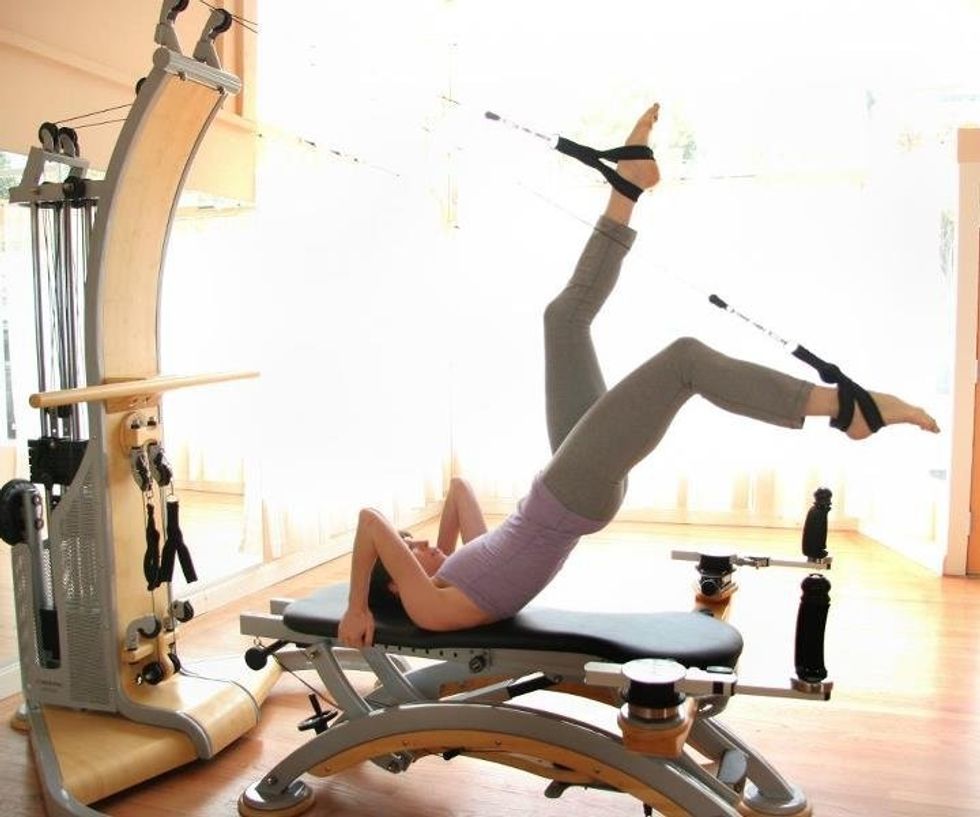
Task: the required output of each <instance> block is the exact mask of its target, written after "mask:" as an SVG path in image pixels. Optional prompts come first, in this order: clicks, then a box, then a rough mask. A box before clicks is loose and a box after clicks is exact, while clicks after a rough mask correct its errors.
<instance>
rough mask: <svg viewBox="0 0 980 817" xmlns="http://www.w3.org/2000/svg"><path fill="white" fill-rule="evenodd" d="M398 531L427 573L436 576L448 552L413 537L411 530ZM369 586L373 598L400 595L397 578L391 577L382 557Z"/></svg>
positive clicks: (372, 574) (375, 564) (378, 561)
mask: <svg viewBox="0 0 980 817" xmlns="http://www.w3.org/2000/svg"><path fill="white" fill-rule="evenodd" d="M398 533H399V535H400V536H401V537H402V539H403V540H404V541H405V544H406V545H407V546H408V549H409V551H411V553H412V555H413V556H414V557H415V559H416V561H417V562H418V563H419V565H420V566H421V568H422V570H423V571H424V572H425V575H426V576H435V574H436V573H438V572H439V568H440V567H441V566H442V563H443V562H444V561H446V554H445V553H443V552H442V551H441V550H439V548H435V547H432V546H431V545H429V543H428V542H427V541H421V540H416V539H413V538H412V534H411V533H410V532H409V531H403V530H401V531H398ZM369 588H370V591H369V594H370V598H372V599H381V598H384V597H385V596H388V597H392V596H395V597H397V596H398V585H397V584H395V580H394V579H393V578H391V574H390V573H389V572H388V569H387V568H386V567H385V566H384V565H383V564H382V563H381V560H380V559H378V560H377V561H376V562H375V563H374V569H373V570H372V571H371V581H370V585H369Z"/></svg>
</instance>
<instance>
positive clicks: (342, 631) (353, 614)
mask: <svg viewBox="0 0 980 817" xmlns="http://www.w3.org/2000/svg"><path fill="white" fill-rule="evenodd" d="M337 637H338V638H339V639H340V643H341V644H343V645H344V646H345V647H354V648H355V649H359V648H360V647H370V646H371V645H372V644H373V643H374V615H373V614H372V613H371V611H370V610H369V609H367V608H364V609H363V610H356V609H352V608H350V607H348V608H347V612H345V613H344V617H343V618H342V619H340V626H339V627H338V628H337Z"/></svg>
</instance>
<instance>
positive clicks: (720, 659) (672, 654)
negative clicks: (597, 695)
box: [283, 583, 742, 668]
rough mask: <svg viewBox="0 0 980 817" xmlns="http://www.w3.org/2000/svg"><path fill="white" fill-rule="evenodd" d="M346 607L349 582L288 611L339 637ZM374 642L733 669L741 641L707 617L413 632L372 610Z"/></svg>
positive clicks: (615, 616) (293, 621)
mask: <svg viewBox="0 0 980 817" xmlns="http://www.w3.org/2000/svg"><path fill="white" fill-rule="evenodd" d="M346 609H347V584H346V583H343V584H335V585H331V586H330V587H326V588H324V589H323V590H319V591H317V592H316V593H314V594H313V595H312V596H308V597H307V598H305V599H299V600H297V601H294V602H292V603H291V604H289V606H288V607H286V609H285V611H284V613H283V622H284V623H285V624H286V626H288V627H289V628H290V629H293V630H297V631H298V632H301V633H308V634H310V635H312V636H319V637H321V638H335V637H336V636H337V627H338V625H339V624H340V619H341V617H342V616H343V615H344V612H345V611H346ZM372 612H373V613H374V618H375V635H374V640H375V643H377V644H383V645H386V646H398V647H411V648H420V649H433V650H435V649H454V648H455V649H501V650H502V649H511V650H538V651H542V652H567V653H573V654H576V655H587V656H591V657H593V658H598V659H601V660H604V661H616V662H625V661H631V660H633V659H634V658H670V659H673V660H674V661H677V662H679V663H681V664H683V665H684V666H686V667H702V668H703V667H708V666H725V667H734V666H735V663H736V661H737V660H738V656H739V654H740V653H741V652H742V636H741V634H740V633H739V632H738V630H736V629H735V628H734V627H732V626H731V625H730V624H726V623H725V622H723V621H719V620H717V619H714V618H712V617H711V616H708V615H706V614H704V613H595V612H579V611H569V610H558V609H554V608H547V607H534V606H530V607H526V608H524V609H523V610H522V611H521V612H520V613H518V614H517V615H516V616H514V617H513V618H510V619H506V620H504V621H498V622H496V623H494V624H487V625H485V626H482V627H473V628H471V629H468V630H453V631H451V632H443V633H437V632H431V631H429V630H423V629H420V628H419V627H416V626H415V625H414V624H413V623H412V622H411V621H410V620H409V618H408V617H407V616H406V615H405V613H404V611H403V610H401V609H400V608H396V607H391V608H385V609H376V610H373V611H372Z"/></svg>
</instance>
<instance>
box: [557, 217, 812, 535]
mask: <svg viewBox="0 0 980 817" xmlns="http://www.w3.org/2000/svg"><path fill="white" fill-rule="evenodd" d="M635 236H636V233H635V232H634V231H633V230H632V229H630V228H629V227H626V226H624V225H622V224H618V223H616V222H614V221H610V220H608V219H606V218H600V220H599V222H598V224H597V225H596V229H595V231H594V232H593V233H592V236H591V237H590V238H589V241H588V243H587V244H586V246H585V250H584V251H583V253H582V256H581V258H580V259H579V262H578V265H577V266H576V268H575V272H574V274H573V275H572V278H571V280H570V281H569V282H568V284H566V286H565V288H564V289H563V290H562V291H561V293H560V294H559V295H558V297H557V298H555V299H554V300H553V301H552V302H551V303H550V304H549V305H548V307H547V309H546V310H545V314H544V335H545V390H546V408H547V419H548V436H549V440H550V442H551V450H552V452H553V456H552V459H551V461H550V462H549V463H548V465H547V466H546V467H545V469H544V471H543V474H542V476H543V479H544V483H545V485H547V486H548V488H549V489H550V490H551V492H552V493H553V494H554V495H555V497H557V498H558V499H559V500H560V501H561V503H562V504H563V505H564V506H565V507H566V508H568V509H569V510H570V511H574V512H575V513H578V514H580V515H581V516H584V517H587V518H589V519H595V520H599V521H608V520H609V519H612V517H613V516H614V515H615V514H616V511H617V510H618V509H619V506H620V505H621V504H622V501H623V496H624V494H625V491H626V478H627V474H628V473H629V471H630V469H631V468H632V467H633V466H634V465H636V464H637V463H638V462H639V461H640V460H642V459H643V458H644V457H646V456H647V454H649V453H650V452H651V451H652V450H653V449H654V448H655V447H656V446H657V443H659V442H660V439H661V438H662V437H663V435H664V433H665V432H666V431H667V427H668V426H669V425H670V423H671V421H672V420H673V419H674V415H675V414H677V412H678V410H679V409H680V407H681V406H682V405H684V403H685V402H687V400H688V398H690V397H691V396H692V395H695V394H700V395H701V396H702V397H704V398H705V399H707V400H709V401H710V402H712V403H714V404H715V405H716V406H719V407H720V408H723V409H725V410H726V411H730V412H734V413H735V414H741V415H743V416H746V417H751V418H753V419H756V420H762V421H763V422H767V423H771V424H773V425H779V426H785V427H787V428H799V427H800V426H802V425H803V415H804V407H805V405H806V401H807V398H808V396H809V394H810V390H811V389H812V388H813V385H812V384H811V383H807V382H806V381H803V380H798V379H796V378H794V377H790V376H789V375H786V374H783V373H781V372H777V371H774V370H772V369H767V368H765V367H763V366H758V365H756V364H754V363H748V362H746V361H742V360H735V359H734V358H730V357H726V356H725V355H722V354H720V353H719V352H716V351H714V350H713V349H711V348H709V347H707V346H705V345H704V344H703V343H701V342H700V341H697V340H694V339H693V338H681V339H679V340H676V341H674V342H673V343H671V344H670V345H669V346H667V347H666V348H665V349H664V350H663V351H661V352H660V353H659V354H657V355H655V356H654V357H652V358H650V359H649V360H648V361H647V362H646V363H643V364H642V365H641V366H639V367H637V368H636V369H635V370H634V371H633V372H632V373H631V374H629V375H627V376H626V377H624V378H623V379H622V380H621V381H620V382H619V383H618V384H616V385H615V386H613V388H612V389H609V390H607V389H606V384H605V381H604V379H603V377H602V371H601V370H600V368H599V361H598V359H597V357H596V353H595V348H594V347H593V345H592V335H591V331H590V326H591V324H592V320H593V318H595V316H596V314H597V313H598V312H599V309H600V307H601V306H602V304H603V303H604V302H605V300H606V298H607V297H608V296H609V293H610V292H612V289H613V287H614V286H615V284H616V279H617V278H618V277H619V270H620V267H621V266H622V261H623V258H624V257H625V255H626V253H627V252H628V251H629V248H630V247H631V246H632V243H633V239H634V238H635Z"/></svg>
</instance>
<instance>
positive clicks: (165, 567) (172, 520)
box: [160, 500, 197, 584]
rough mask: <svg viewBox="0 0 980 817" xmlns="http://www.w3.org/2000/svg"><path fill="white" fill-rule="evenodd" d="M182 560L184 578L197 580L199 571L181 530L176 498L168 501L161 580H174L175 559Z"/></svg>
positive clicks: (190, 580) (192, 580) (189, 580)
mask: <svg viewBox="0 0 980 817" xmlns="http://www.w3.org/2000/svg"><path fill="white" fill-rule="evenodd" d="M175 558H176V559H177V560H179V561H180V569H181V570H182V571H183V573H184V579H186V580H187V582H188V584H189V583H190V582H196V581H197V571H195V570H194V562H193V561H191V552H190V550H188V548H187V545H186V544H185V543H184V534H183V533H182V532H181V530H180V508H179V506H178V503H177V501H176V500H168V501H167V541H166V542H164V543H163V555H162V556H161V558H160V581H161V582H169V581H173V577H174V559H175Z"/></svg>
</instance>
